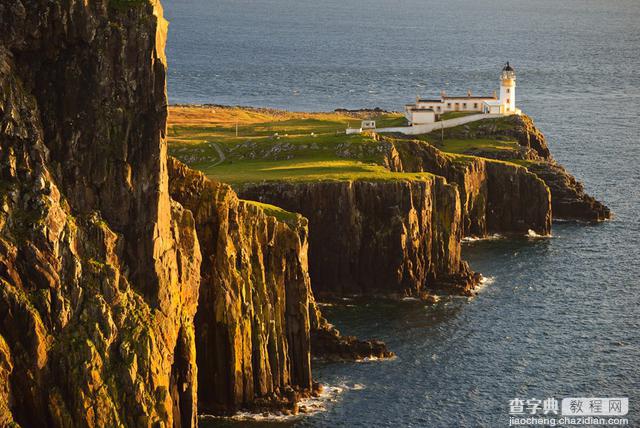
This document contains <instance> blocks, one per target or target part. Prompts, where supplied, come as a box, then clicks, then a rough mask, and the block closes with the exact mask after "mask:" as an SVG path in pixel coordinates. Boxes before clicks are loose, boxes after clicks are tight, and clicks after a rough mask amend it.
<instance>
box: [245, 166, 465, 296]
mask: <svg viewBox="0 0 640 428" xmlns="http://www.w3.org/2000/svg"><path fill="white" fill-rule="evenodd" d="M240 195H241V196H242V197H244V198H247V199H254V200H259V201H266V202H268V203H272V204H275V205H278V206H281V207H283V208H285V209H287V210H290V211H295V212H300V213H302V214H303V215H304V216H306V217H307V218H308V219H309V225H310V236H309V270H310V273H311V276H312V278H313V288H314V292H316V293H320V294H369V295H376V294H379V295H397V296H405V295H407V296H421V295H424V294H425V293H428V292H430V291H433V290H436V289H446V290H447V291H449V292H456V293H470V292H471V290H472V289H473V287H474V285H475V284H476V283H477V278H476V277H475V276H474V275H473V274H472V273H471V271H470V270H469V268H468V266H467V264H466V263H465V262H464V261H462V259H461V254H460V252H461V246H460V241H461V238H462V227H461V214H462V212H461V206H460V200H459V196H458V191H457V189H456V187H454V186H451V185H448V184H447V183H446V182H445V181H444V179H442V178H441V177H436V176H429V175H425V176H424V178H423V179H422V180H410V179H406V180H373V181H368V180H365V179H363V180H352V181H320V182H307V183H282V182H275V183H263V184H255V185H246V186H243V187H242V189H241V190H240Z"/></svg>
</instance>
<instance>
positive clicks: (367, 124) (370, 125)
mask: <svg viewBox="0 0 640 428" xmlns="http://www.w3.org/2000/svg"><path fill="white" fill-rule="evenodd" d="M365 129H376V121H375V120H369V119H367V120H363V121H362V122H360V128H351V127H348V128H347V130H346V131H345V133H346V134H347V135H353V134H361V133H362V131H363V130H365Z"/></svg>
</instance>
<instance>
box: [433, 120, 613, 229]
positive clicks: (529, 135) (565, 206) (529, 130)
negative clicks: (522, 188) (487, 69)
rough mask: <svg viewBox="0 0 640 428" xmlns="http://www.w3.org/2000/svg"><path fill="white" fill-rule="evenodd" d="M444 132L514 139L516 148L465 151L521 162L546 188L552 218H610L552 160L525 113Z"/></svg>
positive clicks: (461, 136)
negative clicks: (550, 204) (551, 209)
mask: <svg viewBox="0 0 640 428" xmlns="http://www.w3.org/2000/svg"><path fill="white" fill-rule="evenodd" d="M444 135H445V138H453V139H493V140H497V141H501V140H502V141H504V140H515V141H516V142H517V143H518V147H517V148H515V149H512V150H500V151H496V150H483V149H471V150H467V151H465V152H464V154H466V155H472V156H480V157H483V158H488V159H498V160H508V161H514V160H515V161H516V162H519V161H522V162H521V163H523V164H524V165H525V166H526V167H527V169H528V170H529V171H530V172H532V173H534V174H536V175H537V176H538V177H539V178H540V179H542V180H543V181H544V182H545V184H546V185H547V186H548V187H549V190H550V192H551V203H552V207H553V217H554V218H557V219H562V220H581V221H589V222H598V221H603V220H607V219H610V218H611V217H612V213H611V211H610V210H609V208H608V207H607V206H605V205H604V204H603V203H601V202H599V201H597V200H596V199H594V198H593V197H592V196H589V195H588V194H587V193H586V192H585V191H584V188H583V186H582V184H581V183H580V182H579V181H578V180H577V179H576V178H575V177H574V176H572V175H571V174H570V173H569V172H568V171H567V170H566V169H565V168H564V167H563V166H562V165H560V164H559V163H558V162H557V161H556V160H555V159H553V157H552V156H551V152H550V151H549V147H548V144H547V140H546V138H545V136H544V135H543V134H542V132H541V131H540V130H539V129H538V128H537V127H536V125H535V124H534V122H533V120H532V119H531V118H530V117H529V116H527V115H520V116H508V117H504V118H501V119H498V120H484V121H479V122H475V123H474V124H473V125H472V126H460V127H455V128H450V129H447V130H445V132H444ZM432 140H433V141H436V143H435V144H436V145H437V144H438V143H437V141H438V140H439V136H436V135H432Z"/></svg>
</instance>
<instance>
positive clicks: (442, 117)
mask: <svg viewBox="0 0 640 428" xmlns="http://www.w3.org/2000/svg"><path fill="white" fill-rule="evenodd" d="M478 113H479V112H477V111H450V112H448V113H443V114H441V115H440V120H449V119H455V118H457V117H463V116H469V115H472V114H478Z"/></svg>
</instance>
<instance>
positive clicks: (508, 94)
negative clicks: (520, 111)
mask: <svg viewBox="0 0 640 428" xmlns="http://www.w3.org/2000/svg"><path fill="white" fill-rule="evenodd" d="M500 113H502V114H515V113H517V110H516V71H515V70H514V69H513V67H511V66H510V65H509V63H508V62H507V65H505V66H504V68H503V69H502V74H501V75H500Z"/></svg>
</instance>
